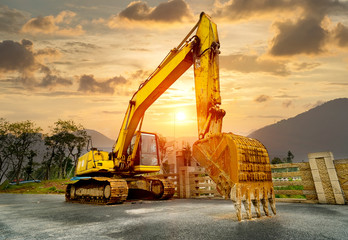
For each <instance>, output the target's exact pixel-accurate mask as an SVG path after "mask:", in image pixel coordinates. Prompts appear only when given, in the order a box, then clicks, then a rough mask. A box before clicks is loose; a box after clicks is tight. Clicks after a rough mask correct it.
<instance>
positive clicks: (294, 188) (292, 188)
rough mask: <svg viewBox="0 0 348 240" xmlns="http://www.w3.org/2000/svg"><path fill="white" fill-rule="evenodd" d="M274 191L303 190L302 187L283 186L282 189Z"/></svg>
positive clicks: (276, 188) (275, 188)
mask: <svg viewBox="0 0 348 240" xmlns="http://www.w3.org/2000/svg"><path fill="white" fill-rule="evenodd" d="M274 190H303V186H302V185H293V186H291V185H290V186H283V187H274Z"/></svg>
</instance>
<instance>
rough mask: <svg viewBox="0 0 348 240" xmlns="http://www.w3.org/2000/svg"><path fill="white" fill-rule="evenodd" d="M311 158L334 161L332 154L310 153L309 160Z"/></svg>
mask: <svg viewBox="0 0 348 240" xmlns="http://www.w3.org/2000/svg"><path fill="white" fill-rule="evenodd" d="M310 158H331V159H333V154H332V152H316V153H308V159H310Z"/></svg>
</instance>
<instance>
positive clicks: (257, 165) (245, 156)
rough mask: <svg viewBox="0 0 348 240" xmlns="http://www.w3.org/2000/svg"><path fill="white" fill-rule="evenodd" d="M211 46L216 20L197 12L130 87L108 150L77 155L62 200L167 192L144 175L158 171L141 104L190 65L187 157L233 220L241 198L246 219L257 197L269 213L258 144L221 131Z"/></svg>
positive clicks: (107, 200) (165, 184)
mask: <svg viewBox="0 0 348 240" xmlns="http://www.w3.org/2000/svg"><path fill="white" fill-rule="evenodd" d="M195 31H196V32H195ZM194 32H195V34H194V35H193V33H194ZM219 47H220V42H219V38H218V33H217V25H216V24H215V23H214V22H213V21H212V20H211V18H210V17H209V16H208V15H207V14H205V13H201V15H200V19H199V21H198V23H197V24H196V25H195V26H194V28H193V29H192V30H191V31H190V32H189V33H188V35H187V36H186V37H185V38H184V40H183V41H182V42H181V43H180V44H179V45H178V47H176V48H174V49H172V50H171V51H170V52H169V54H168V55H167V56H166V57H165V58H164V60H163V61H162V63H161V64H160V65H159V66H158V67H157V69H156V70H155V71H154V72H153V73H152V74H151V75H150V76H149V77H148V79H147V80H146V81H145V82H143V83H142V84H141V85H140V86H139V89H138V90H137V91H136V92H135V93H134V95H133V97H132V98H131V100H130V101H129V105H128V108H127V111H126V114H125V117H124V120H123V123H122V126H121V129H120V132H119V136H118V139H117V141H116V143H115V144H114V146H113V150H112V152H111V153H108V152H105V151H99V150H97V149H91V150H90V151H89V152H88V153H86V154H85V155H83V156H81V157H80V158H79V160H78V163H77V166H76V176H78V177H79V180H78V181H77V182H75V183H71V184H69V185H68V186H67V190H66V201H68V202H80V203H96V204H112V203H122V202H123V201H125V200H126V199H127V198H133V197H134V198H139V197H140V198H154V199H169V198H171V197H172V196H173V194H174V192H175V189H174V186H173V184H172V183H171V182H170V181H168V180H165V179H161V178H157V177H156V175H151V176H144V173H154V172H158V171H159V170H160V161H159V147H158V137H157V135H156V134H154V133H150V132H143V131H141V127H142V122H143V118H144V114H145V111H146V110H147V109H148V108H149V107H150V106H151V104H152V103H153V102H155V101H156V99H158V98H159V97H160V96H161V95H162V94H163V93H164V92H165V91H166V90H167V89H168V88H169V87H170V86H171V85H172V84H173V83H174V82H175V81H176V80H177V79H178V78H179V77H180V76H181V75H182V74H183V73H184V72H185V71H186V70H187V69H188V68H190V67H191V66H192V65H193V66H194V78H195V94H196V106H197V122H198V136H199V140H197V141H196V142H195V143H194V144H193V147H192V152H193V154H192V155H193V158H194V159H195V160H196V161H197V162H198V163H199V164H200V165H201V166H202V167H204V168H205V170H206V172H207V174H208V175H209V176H210V177H211V178H212V180H213V181H214V182H215V183H216V186H217V190H218V191H219V192H220V193H221V195H223V196H224V197H225V198H226V199H231V200H232V201H233V202H234V204H235V209H236V213H237V218H238V220H241V219H242V210H241V206H242V204H243V205H244V208H245V212H246V217H247V218H248V219H251V218H252V211H251V205H252V204H253V205H254V208H255V211H256V216H257V217H260V216H261V211H260V205H261V204H262V205H263V209H264V212H265V215H267V216H268V215H269V210H268V203H270V205H271V210H272V211H273V213H274V214H275V213H276V208H275V196H274V190H273V184H272V176H271V167H270V162H269V157H268V153H267V150H266V148H265V147H264V146H263V145H262V144H261V143H260V142H259V141H257V140H255V139H251V138H248V137H243V136H239V135H235V134H233V133H222V132H221V128H222V119H223V117H224V116H225V111H224V110H223V109H221V108H220V105H221V97H220V82H219V61H218V60H219V54H220V50H219Z"/></svg>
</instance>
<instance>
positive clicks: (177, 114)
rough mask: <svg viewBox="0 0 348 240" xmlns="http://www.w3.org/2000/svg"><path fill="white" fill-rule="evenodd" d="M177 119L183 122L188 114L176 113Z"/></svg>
mask: <svg viewBox="0 0 348 240" xmlns="http://www.w3.org/2000/svg"><path fill="white" fill-rule="evenodd" d="M176 119H177V120H178V121H183V120H185V119H186V114H185V113H184V112H178V113H176Z"/></svg>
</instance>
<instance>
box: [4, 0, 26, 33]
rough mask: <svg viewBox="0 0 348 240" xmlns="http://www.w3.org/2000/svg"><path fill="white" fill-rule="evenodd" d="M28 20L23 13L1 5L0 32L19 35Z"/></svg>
mask: <svg viewBox="0 0 348 240" xmlns="http://www.w3.org/2000/svg"><path fill="white" fill-rule="evenodd" d="M26 19H27V17H26V16H25V14H24V13H23V12H21V11H19V10H16V9H10V8H9V7H8V6H3V5H0V32H6V33H17V32H18V31H19V30H20V29H21V26H22V25H23V24H24V23H25V21H26Z"/></svg>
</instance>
